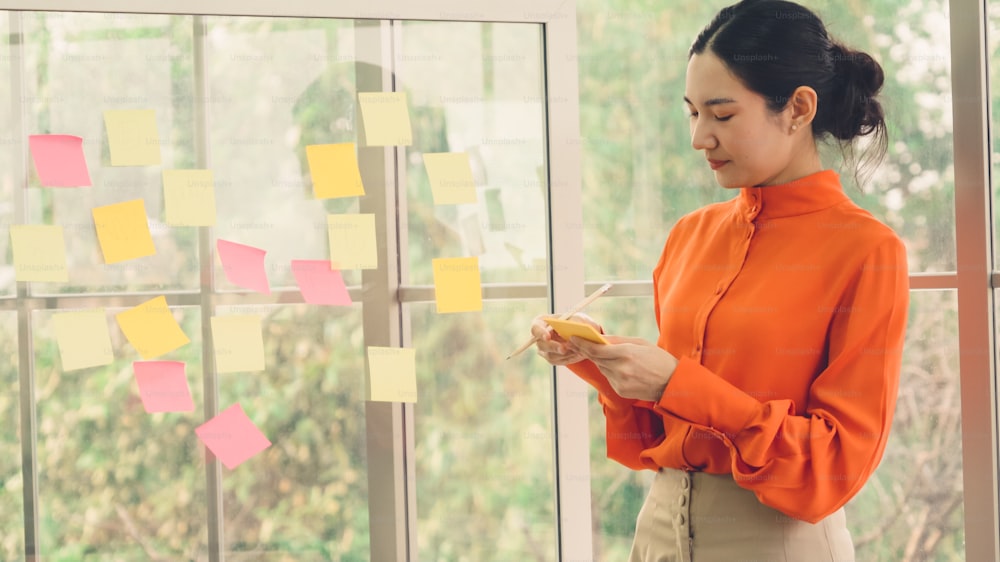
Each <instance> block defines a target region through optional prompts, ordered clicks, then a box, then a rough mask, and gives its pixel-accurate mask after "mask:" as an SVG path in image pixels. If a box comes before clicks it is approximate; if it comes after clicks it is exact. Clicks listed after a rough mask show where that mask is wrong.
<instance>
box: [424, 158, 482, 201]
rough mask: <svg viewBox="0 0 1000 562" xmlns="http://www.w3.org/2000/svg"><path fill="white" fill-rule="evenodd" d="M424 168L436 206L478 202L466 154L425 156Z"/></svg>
mask: <svg viewBox="0 0 1000 562" xmlns="http://www.w3.org/2000/svg"><path fill="white" fill-rule="evenodd" d="M424 167H425V168H427V179H429V180H430V183H431V195H432V196H433V197H434V204H435V205H459V204H462V203H475V202H476V182H475V180H473V179H472V165H471V164H469V155H468V154H466V153H464V152H442V153H437V154H424Z"/></svg>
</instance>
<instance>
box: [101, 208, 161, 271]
mask: <svg viewBox="0 0 1000 562" xmlns="http://www.w3.org/2000/svg"><path fill="white" fill-rule="evenodd" d="M91 212H92V214H93V215H94V227H95V228H96V229H97V241H98V242H99V243H100V244H101V252H103V253H104V263H117V262H120V261H125V260H131V259H135V258H141V257H145V256H151V255H153V254H155V253H156V247H154V246H153V237H152V236H151V235H150V233H149V222H148V221H147V220H146V205H145V203H143V201H142V199H133V200H132V201H125V202H123V203H115V204H114V205H105V206H103V207H94V208H93V209H92V211H91Z"/></svg>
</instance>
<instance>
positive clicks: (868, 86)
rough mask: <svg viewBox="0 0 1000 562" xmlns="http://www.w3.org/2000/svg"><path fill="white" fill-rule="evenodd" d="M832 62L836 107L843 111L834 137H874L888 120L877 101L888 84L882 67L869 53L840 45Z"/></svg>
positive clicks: (836, 121) (837, 46)
mask: <svg viewBox="0 0 1000 562" xmlns="http://www.w3.org/2000/svg"><path fill="white" fill-rule="evenodd" d="M830 58H831V59H832V61H833V66H834V73H835V76H836V81H837V86H836V87H835V88H834V92H835V94H834V97H835V99H834V100H833V103H834V105H837V106H839V108H840V109H841V110H842V111H843V113H842V114H841V115H842V117H841V118H840V119H837V120H835V123H836V125H837V126H835V127H833V128H832V129H831V131H830V133H831V134H833V136H834V137H837V138H839V139H851V138H854V137H855V136H859V135H867V134H869V133H871V132H872V131H874V130H875V129H876V128H878V127H879V126H880V124H881V123H883V122H884V120H885V115H884V114H883V112H882V106H881V104H879V102H878V100H876V99H875V96H876V94H878V92H879V90H881V89H882V84H883V82H885V74H884V73H883V71H882V66H881V65H879V63H878V62H876V61H875V59H873V58H872V57H871V55H869V54H868V53H865V52H863V51H855V50H853V49H850V48H848V47H845V46H843V45H841V44H839V43H834V44H833V45H832V46H831V49H830ZM837 98H839V99H837Z"/></svg>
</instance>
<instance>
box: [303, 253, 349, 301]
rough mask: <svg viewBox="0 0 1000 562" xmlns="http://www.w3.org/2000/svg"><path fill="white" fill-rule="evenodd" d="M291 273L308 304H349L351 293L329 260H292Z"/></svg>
mask: <svg viewBox="0 0 1000 562" xmlns="http://www.w3.org/2000/svg"><path fill="white" fill-rule="evenodd" d="M292 274H293V275H295V282H296V283H298V284H299V290H300V291H301V292H302V299H303V300H305V301H306V302H307V303H309V304H321V305H333V306H350V305H351V295H350V293H348V292H347V286H346V285H344V277H343V276H342V275H341V274H340V271H339V270H336V269H332V268H331V267H330V262H329V260H292Z"/></svg>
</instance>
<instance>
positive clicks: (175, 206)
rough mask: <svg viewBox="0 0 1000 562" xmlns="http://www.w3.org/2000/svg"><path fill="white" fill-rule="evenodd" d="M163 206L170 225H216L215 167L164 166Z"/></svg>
mask: <svg viewBox="0 0 1000 562" xmlns="http://www.w3.org/2000/svg"><path fill="white" fill-rule="evenodd" d="M163 206H164V207H165V208H166V219H167V224H169V225H170V226H215V181H214V178H213V176H212V170H163Z"/></svg>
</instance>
